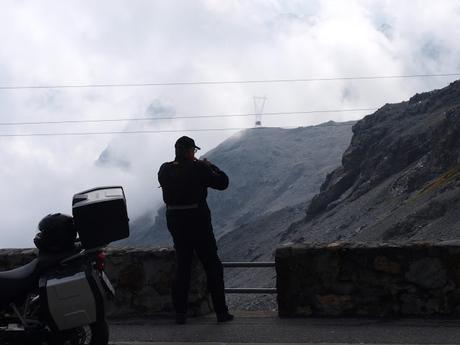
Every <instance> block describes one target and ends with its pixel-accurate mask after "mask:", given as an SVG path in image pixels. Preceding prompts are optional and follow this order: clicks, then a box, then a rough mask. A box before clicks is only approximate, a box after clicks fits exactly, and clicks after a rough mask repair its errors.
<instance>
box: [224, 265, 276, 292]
mask: <svg viewBox="0 0 460 345" xmlns="http://www.w3.org/2000/svg"><path fill="white" fill-rule="evenodd" d="M222 265H223V266H224V267H225V268H261V267H275V262H273V261H267V262H223V263H222ZM225 293H240V294H241V293H244V294H247V293H260V294H276V293H277V289H276V288H226V289H225Z"/></svg>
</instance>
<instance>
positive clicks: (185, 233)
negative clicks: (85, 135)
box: [158, 136, 233, 324]
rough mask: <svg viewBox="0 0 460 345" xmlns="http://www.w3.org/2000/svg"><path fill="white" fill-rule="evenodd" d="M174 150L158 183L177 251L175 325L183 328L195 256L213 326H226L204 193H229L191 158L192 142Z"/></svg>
mask: <svg viewBox="0 0 460 345" xmlns="http://www.w3.org/2000/svg"><path fill="white" fill-rule="evenodd" d="M175 149H176V158H175V159H174V161H172V162H168V163H164V164H163V165H162V166H161V167H160V170H159V172H158V181H159V182H160V186H161V187H162V190H163V200H164V202H165V203H166V221H167V226H168V230H169V232H170V233H171V235H172V238H173V240H174V248H175V249H176V261H177V262H176V265H177V267H176V274H175V278H174V281H173V287H172V299H173V303H174V308H175V310H176V323H178V324H184V323H185V322H186V314H187V301H188V292H189V288H190V274H191V262H192V256H193V253H194V252H195V253H196V254H197V256H198V258H199V260H200V261H201V263H202V264H203V267H204V270H205V272H206V277H207V284H208V289H209V292H210V293H211V297H212V302H213V305H214V310H215V312H216V316H217V321H218V322H225V321H231V320H233V315H231V314H230V313H229V312H228V308H227V304H226V302H225V292H224V272H223V267H222V262H221V261H220V259H219V256H218V255H217V245H216V239H215V238H214V233H213V229H212V224H211V212H210V210H209V207H208V204H207V203H206V197H207V194H208V191H207V189H208V187H210V188H214V189H218V190H224V189H226V188H227V187H228V177H227V175H226V174H225V173H224V172H223V171H221V170H220V169H219V168H217V167H216V166H215V165H213V164H212V163H211V162H209V161H208V160H206V159H204V160H202V161H201V160H198V159H196V158H195V153H196V152H197V150H199V149H200V148H199V147H198V146H196V145H195V141H194V140H193V139H192V138H189V137H186V136H183V137H181V138H179V139H178V140H177V141H176V144H175Z"/></svg>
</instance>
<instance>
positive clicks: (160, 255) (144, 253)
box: [0, 248, 211, 317]
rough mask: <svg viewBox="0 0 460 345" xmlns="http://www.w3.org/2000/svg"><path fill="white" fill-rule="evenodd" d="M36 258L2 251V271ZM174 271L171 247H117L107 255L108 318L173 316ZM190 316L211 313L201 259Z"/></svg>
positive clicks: (23, 251) (31, 254)
mask: <svg viewBox="0 0 460 345" xmlns="http://www.w3.org/2000/svg"><path fill="white" fill-rule="evenodd" d="M34 257H36V250H34V249H1V250H0V271H5V270H9V269H13V268H16V267H19V266H21V265H24V264H26V263H28V262H30V261H31V260H32V259H33V258H34ZM173 271H174V250H173V249H171V248H117V249H110V250H109V251H108V253H107V259H106V272H107V275H108V276H109V278H110V281H111V282H112V284H113V286H114V287H115V290H116V298H115V301H114V302H113V303H112V305H111V306H110V310H109V316H111V317H127V316H136V317H141V316H149V315H159V314H170V313H173V306H172V302H171V297H170V291H171V278H172V275H173ZM192 276H193V279H192V283H191V291H190V298H189V300H190V313H191V314H194V315H200V314H204V313H207V312H209V311H210V310H211V304H210V302H209V296H208V295H207V292H206V278H205V275H204V271H203V270H202V268H201V265H199V264H198V260H194V263H193V273H192Z"/></svg>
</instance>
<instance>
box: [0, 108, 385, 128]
mask: <svg viewBox="0 0 460 345" xmlns="http://www.w3.org/2000/svg"><path fill="white" fill-rule="evenodd" d="M377 109H378V108H377V107H374V108H352V109H320V110H306V111H290V112H270V113H263V114H262V115H263V116H277V115H307V114H320V113H321V114H324V113H343V112H358V111H375V110H377ZM255 115H256V113H248V114H215V115H179V116H174V117H133V118H131V117H126V118H119V119H96V120H62V121H35V122H0V126H24V125H50V124H69V123H102V122H127V121H156V120H176V119H206V118H228V117H247V116H255Z"/></svg>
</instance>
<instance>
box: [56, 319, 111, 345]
mask: <svg viewBox="0 0 460 345" xmlns="http://www.w3.org/2000/svg"><path fill="white" fill-rule="evenodd" d="M108 343H109V325H108V324H107V321H105V320H104V321H101V322H95V323H93V324H91V325H88V326H84V327H79V328H76V329H73V330H71V331H70V332H65V333H63V334H60V335H59V336H58V337H57V338H56V339H54V340H53V341H52V342H50V345H107V344H108Z"/></svg>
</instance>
